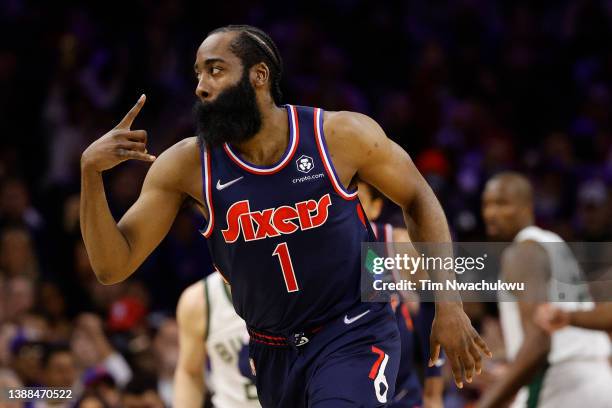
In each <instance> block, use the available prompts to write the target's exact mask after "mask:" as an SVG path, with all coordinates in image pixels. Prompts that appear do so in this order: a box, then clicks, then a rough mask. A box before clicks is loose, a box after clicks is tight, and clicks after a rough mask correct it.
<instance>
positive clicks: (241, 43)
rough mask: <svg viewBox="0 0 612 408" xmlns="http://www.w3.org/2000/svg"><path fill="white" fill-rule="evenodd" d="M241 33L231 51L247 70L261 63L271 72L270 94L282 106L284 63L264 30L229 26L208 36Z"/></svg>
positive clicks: (231, 46)
mask: <svg viewBox="0 0 612 408" xmlns="http://www.w3.org/2000/svg"><path fill="white" fill-rule="evenodd" d="M231 31H233V32H239V33H240V34H239V35H238V36H237V37H236V38H235V39H234V41H232V44H231V45H230V49H231V51H232V52H233V53H234V54H235V55H236V56H237V57H238V58H240V60H241V61H242V64H243V65H244V68H245V69H250V68H251V67H252V66H253V65H255V64H258V63H260V62H263V63H265V64H266V65H267V66H268V69H269V70H270V94H271V95H272V99H273V100H274V103H275V104H277V105H280V104H281V100H282V96H283V95H282V92H281V89H280V81H281V77H282V75H283V61H282V59H281V56H280V53H279V52H278V48H277V47H276V44H274V41H272V38H270V36H269V35H268V34H266V33H265V32H264V31H263V30H260V29H259V28H257V27H253V26H250V25H228V26H225V27H221V28H217V29H216V30H213V31H211V32H210V33H208V35H209V36H210V35H212V34H215V33H222V32H231Z"/></svg>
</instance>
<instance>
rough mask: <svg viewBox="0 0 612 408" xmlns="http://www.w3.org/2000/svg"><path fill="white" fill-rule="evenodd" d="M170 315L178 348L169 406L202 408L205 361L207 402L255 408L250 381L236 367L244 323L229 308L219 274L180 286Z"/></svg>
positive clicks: (257, 405)
mask: <svg viewBox="0 0 612 408" xmlns="http://www.w3.org/2000/svg"><path fill="white" fill-rule="evenodd" d="M176 318H177V321H178V325H179V342H180V343H179V345H180V347H179V361H178V365H177V367H176V372H175V375H174V402H173V406H175V407H185V408H190V407H192V408H201V407H202V401H203V398H204V384H205V381H204V371H205V370H204V367H205V365H206V359H208V361H209V362H210V368H211V371H210V378H209V379H208V380H209V381H208V383H210V384H211V385H212V388H213V390H214V394H213V397H212V403H213V406H215V407H223V408H226V407H227V408H255V407H260V405H259V400H258V399H257V391H256V389H255V384H253V382H251V381H250V380H249V379H248V378H246V377H244V376H243V375H242V374H241V373H240V371H239V368H238V353H239V352H240V350H241V349H242V347H243V346H244V340H245V339H246V338H248V333H247V330H246V325H245V323H244V321H243V320H242V319H240V317H238V315H237V314H236V312H235V311H234V307H233V305H232V297H231V294H230V292H229V288H228V285H226V284H225V282H223V278H222V277H221V275H220V274H219V272H214V273H212V274H210V275H209V276H207V277H206V278H205V279H203V280H201V281H199V282H196V283H194V284H193V285H191V286H189V287H188V288H187V289H185V291H184V292H183V294H182V295H181V298H180V299H179V303H178V307H177V310H176Z"/></svg>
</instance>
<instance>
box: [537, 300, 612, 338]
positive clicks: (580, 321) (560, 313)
mask: <svg viewBox="0 0 612 408" xmlns="http://www.w3.org/2000/svg"><path fill="white" fill-rule="evenodd" d="M535 322H536V323H537V325H538V326H540V327H541V328H542V329H544V330H546V331H547V332H548V333H553V332H555V331H557V330H560V329H562V328H564V327H567V326H575V327H582V328H584V329H591V330H603V331H607V332H610V331H612V303H602V304H598V305H597V306H595V307H594V308H593V309H591V310H573V311H569V310H564V309H562V308H560V307H559V306H558V305H553V304H550V303H547V304H545V305H540V306H539V307H538V310H537V311H536V315H535Z"/></svg>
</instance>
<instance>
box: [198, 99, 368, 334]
mask: <svg viewBox="0 0 612 408" xmlns="http://www.w3.org/2000/svg"><path fill="white" fill-rule="evenodd" d="M286 109H287V114H288V118H289V129H290V137H289V143H288V146H287V150H286V151H285V153H284V154H283V156H282V157H281V159H280V160H279V161H278V162H277V163H276V164H274V165H272V166H269V167H261V166H256V165H254V164H250V163H248V162H246V161H245V160H244V159H242V158H241V157H240V155H239V154H238V152H237V151H235V150H234V148H232V147H231V146H230V145H228V144H224V145H222V146H220V147H215V148H210V147H205V148H203V152H202V157H203V161H202V162H203V166H202V167H203V179H204V196H205V200H206V205H207V207H208V209H209V219H208V221H207V223H206V225H205V228H204V229H203V231H202V234H203V235H204V236H205V237H206V238H208V245H209V248H210V252H211V255H212V258H213V262H214V264H215V266H216V267H217V269H218V270H219V272H220V273H221V274H222V275H223V277H224V278H225V279H226V280H227V282H228V283H229V284H231V286H232V301H233V303H234V307H235V309H236V312H237V313H238V315H240V317H242V318H243V319H244V320H245V321H246V323H247V325H248V326H250V327H251V328H254V329H258V330H261V331H266V332H270V333H279V334H289V333H292V332H294V331H296V330H301V329H304V328H312V327H317V326H319V325H321V324H323V323H325V322H327V321H329V320H330V319H332V318H334V317H336V316H338V315H340V314H341V313H343V312H344V311H346V310H348V309H349V308H351V307H352V306H354V305H355V304H356V303H358V302H359V301H360V259H361V256H360V253H361V252H360V251H361V242H362V241H369V240H373V235H372V234H371V233H370V232H369V231H370V229H369V228H368V227H367V226H366V222H365V217H364V215H363V210H362V209H361V205H360V204H359V200H358V199H357V191H356V189H355V190H350V191H349V190H347V189H345V188H344V186H343V185H342V184H341V183H340V182H339V179H338V176H337V175H336V173H335V170H334V168H333V164H332V162H331V159H330V157H329V154H328V151H327V147H326V142H325V135H324V134H323V111H322V110H321V109H318V108H310V107H300V106H292V105H287V106H286Z"/></svg>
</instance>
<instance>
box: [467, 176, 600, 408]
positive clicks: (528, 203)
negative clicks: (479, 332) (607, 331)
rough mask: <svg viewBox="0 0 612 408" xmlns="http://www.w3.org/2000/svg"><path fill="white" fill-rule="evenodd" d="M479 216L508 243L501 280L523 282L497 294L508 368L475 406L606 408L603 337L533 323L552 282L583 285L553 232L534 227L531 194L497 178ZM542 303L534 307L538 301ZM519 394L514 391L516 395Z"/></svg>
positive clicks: (519, 180) (573, 297) (520, 181)
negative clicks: (549, 330)
mask: <svg viewBox="0 0 612 408" xmlns="http://www.w3.org/2000/svg"><path fill="white" fill-rule="evenodd" d="M482 214H483V218H484V221H485V224H486V231H487V235H488V236H489V237H490V238H492V239H494V240H500V241H514V243H513V244H512V245H511V246H510V247H508V248H507V249H506V250H505V252H504V253H503V256H502V265H501V275H502V279H504V280H505V281H508V282H524V283H525V290H524V291H515V292H513V293H503V294H501V295H500V296H502V297H501V299H500V300H501V301H500V303H499V311H500V318H501V323H502V329H503V334H504V340H505V343H506V350H507V357H508V359H509V360H510V364H509V367H508V371H507V373H506V375H504V376H503V378H502V380H501V381H500V382H499V383H497V384H495V385H494V386H493V387H492V389H491V390H490V392H488V393H486V394H485V395H484V396H483V398H482V399H481V401H480V403H479V404H480V405H479V406H480V407H487V408H488V407H499V406H503V405H504V404H505V403H507V402H509V401H511V400H512V397H513V396H514V395H515V394H516V393H517V392H518V395H517V396H516V398H515V400H514V403H513V405H512V407H536V406H537V407H545V408H549V407H550V408H552V407H579V406H581V407H593V408H601V407H611V406H612V391H611V390H610V384H612V375H611V374H610V367H609V364H608V362H607V358H608V355H609V352H610V344H609V340H608V338H607V337H606V336H605V335H604V334H603V333H598V332H595V331H589V330H582V329H575V328H565V329H563V330H559V331H558V332H556V333H554V334H553V335H552V336H550V335H548V334H547V333H546V332H545V331H544V330H542V329H540V328H539V327H538V326H537V325H536V324H535V323H534V321H533V315H534V314H535V311H536V308H537V306H538V304H539V303H544V302H545V301H546V299H548V298H549V294H550V293H552V292H551V290H553V289H554V285H556V284H557V283H558V282H572V281H574V280H575V279H578V281H580V280H581V277H580V270H579V268H577V267H576V266H577V264H576V263H575V262H571V260H572V259H573V258H571V255H570V258H568V257H567V253H566V252H565V249H568V250H569V248H567V246H566V245H565V243H564V242H563V240H562V239H561V238H560V237H559V236H558V235H556V234H554V233H552V232H550V231H546V230H543V229H540V228H538V227H536V226H535V225H534V213H533V192H532V187H531V185H530V183H529V181H528V180H527V179H526V178H525V177H523V176H522V175H520V174H518V173H512V172H507V173H500V174H499V175H497V176H495V177H493V178H492V179H491V180H489V181H488V182H487V184H486V187H485V190H484V193H483V198H482ZM585 290H586V289H584V288H581V289H580V290H577V291H571V290H570V291H568V293H567V295H566V296H567V297H566V300H567V302H563V303H558V305H559V307H563V308H564V309H568V310H572V309H573V310H576V309H578V308H586V307H589V306H591V307H592V303H590V302H580V300H582V299H588V298H589V296H590V295H589V293H588V292H587V293H583V292H584V291H585ZM538 300H540V302H538ZM519 390H520V391H519Z"/></svg>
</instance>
